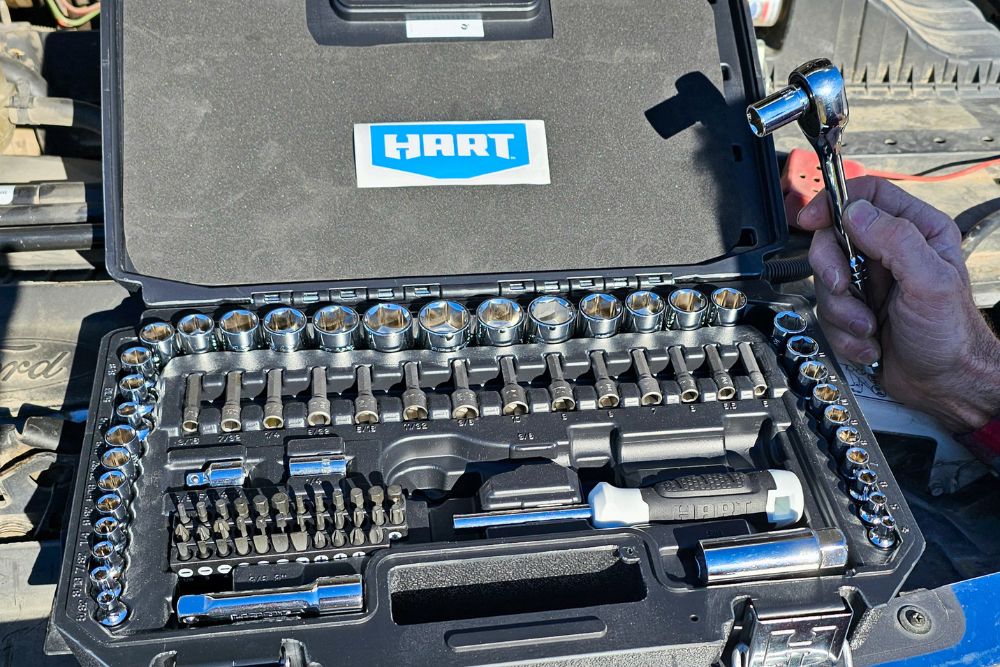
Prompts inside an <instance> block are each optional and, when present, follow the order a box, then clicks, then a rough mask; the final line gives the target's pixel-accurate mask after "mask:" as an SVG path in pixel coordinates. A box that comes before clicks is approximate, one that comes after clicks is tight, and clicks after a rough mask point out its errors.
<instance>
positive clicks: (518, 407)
mask: <svg viewBox="0 0 1000 667" xmlns="http://www.w3.org/2000/svg"><path fill="white" fill-rule="evenodd" d="M500 374H501V375H502V376H503V389H501V390H500V396H501V398H503V413H504V414H505V415H524V414H527V413H528V393H527V392H526V391H525V390H524V387H522V386H521V385H519V384H518V383H517V370H516V369H515V367H514V357H500Z"/></svg>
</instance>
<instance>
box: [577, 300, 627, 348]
mask: <svg viewBox="0 0 1000 667" xmlns="http://www.w3.org/2000/svg"><path fill="white" fill-rule="evenodd" d="M623 312H624V308H623V307H622V302H621V301H619V300H618V299H616V298H615V297H613V296H612V295H610V294H601V293H597V294H588V295H587V296H585V297H583V298H582V299H581V300H580V304H579V310H578V312H577V331H578V333H579V335H580V336H582V337H584V338H609V337H611V336H614V335H615V334H616V333H618V328H619V327H620V326H621V322H622V314H623Z"/></svg>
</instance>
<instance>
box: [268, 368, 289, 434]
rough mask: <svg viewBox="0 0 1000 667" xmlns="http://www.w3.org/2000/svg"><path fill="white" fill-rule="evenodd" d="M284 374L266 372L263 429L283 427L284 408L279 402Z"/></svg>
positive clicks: (276, 371) (280, 372) (278, 370)
mask: <svg viewBox="0 0 1000 667" xmlns="http://www.w3.org/2000/svg"><path fill="white" fill-rule="evenodd" d="M283 376H284V372H283V371H282V369H280V368H272V369H271V370H269V371H268V372H267V386H266V388H265V389H266V393H265V398H264V428H266V429H276V428H281V427H282V426H284V425H285V406H284V403H283V402H282V400H281V388H282V379H283Z"/></svg>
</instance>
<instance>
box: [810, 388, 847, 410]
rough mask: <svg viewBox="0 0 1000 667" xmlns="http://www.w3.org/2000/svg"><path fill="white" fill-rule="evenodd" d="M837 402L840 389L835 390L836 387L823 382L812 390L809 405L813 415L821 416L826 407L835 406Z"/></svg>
mask: <svg viewBox="0 0 1000 667" xmlns="http://www.w3.org/2000/svg"><path fill="white" fill-rule="evenodd" d="M839 402H840V389H838V388H837V385H835V384H831V383H829V382H823V383H821V384H818V385H816V386H815V387H813V388H812V392H811V393H810V399H809V404H810V407H811V408H812V411H813V414H816V415H821V414H823V410H825V409H826V408H827V406H830V405H835V404H837V403H839Z"/></svg>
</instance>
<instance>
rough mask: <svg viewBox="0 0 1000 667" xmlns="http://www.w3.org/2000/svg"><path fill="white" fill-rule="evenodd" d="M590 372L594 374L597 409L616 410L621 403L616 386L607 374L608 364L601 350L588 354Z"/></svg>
mask: <svg viewBox="0 0 1000 667" xmlns="http://www.w3.org/2000/svg"><path fill="white" fill-rule="evenodd" d="M590 370H591V372H592V373H593V374H594V391H595V392H596V393H597V407H599V408H617V407H618V404H619V403H621V395H620V394H619V393H618V385H617V384H616V383H615V381H614V380H612V379H611V376H610V375H609V374H608V364H607V360H606V359H605V357H604V352H603V351H602V350H594V351H593V352H591V353H590Z"/></svg>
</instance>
